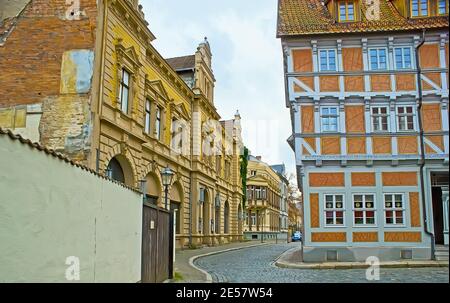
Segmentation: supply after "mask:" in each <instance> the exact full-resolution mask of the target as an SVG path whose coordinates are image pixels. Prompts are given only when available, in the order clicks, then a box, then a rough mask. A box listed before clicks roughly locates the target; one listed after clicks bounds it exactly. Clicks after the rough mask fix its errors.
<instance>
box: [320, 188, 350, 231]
mask: <svg viewBox="0 0 450 303" xmlns="http://www.w3.org/2000/svg"><path fill="white" fill-rule="evenodd" d="M327 196H332V197H333V208H327ZM336 196H342V208H336ZM338 211H340V212H342V224H336V212H338ZM327 212H333V224H328V223H327ZM345 213H346V207H345V194H344V193H326V194H323V220H324V226H325V227H346V225H345V223H346V220H345Z"/></svg>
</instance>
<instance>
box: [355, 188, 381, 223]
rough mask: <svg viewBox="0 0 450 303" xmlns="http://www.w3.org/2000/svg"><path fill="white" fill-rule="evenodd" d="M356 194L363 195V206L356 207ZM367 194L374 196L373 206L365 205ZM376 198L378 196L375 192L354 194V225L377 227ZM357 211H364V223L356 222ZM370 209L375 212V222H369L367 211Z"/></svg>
mask: <svg viewBox="0 0 450 303" xmlns="http://www.w3.org/2000/svg"><path fill="white" fill-rule="evenodd" d="M355 196H362V197H363V199H362V203H363V207H361V208H356V207H355ZM366 196H372V197H373V201H372V202H373V207H372V208H366V207H365V206H366ZM376 200H377V196H376V194H375V193H354V194H353V195H352V210H353V227H377V202H376ZM357 211H360V212H362V213H363V221H364V223H362V224H358V223H356V222H355V220H356V212H357ZM368 211H373V213H374V217H373V220H374V223H373V224H368V223H367V216H366V213H367V212H368Z"/></svg>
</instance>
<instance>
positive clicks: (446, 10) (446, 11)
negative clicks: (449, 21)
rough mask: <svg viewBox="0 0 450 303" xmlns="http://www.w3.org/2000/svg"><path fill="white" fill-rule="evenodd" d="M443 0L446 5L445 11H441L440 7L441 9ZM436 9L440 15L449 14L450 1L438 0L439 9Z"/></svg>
mask: <svg viewBox="0 0 450 303" xmlns="http://www.w3.org/2000/svg"><path fill="white" fill-rule="evenodd" d="M442 1H443V2H444V4H445V7H444V9H445V11H444V12H443V13H441V11H440V9H441V2H442ZM436 11H437V14H438V16H443V15H447V14H448V2H447V0H438V1H437V9H436Z"/></svg>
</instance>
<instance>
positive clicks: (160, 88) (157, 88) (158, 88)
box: [145, 79, 170, 102]
mask: <svg viewBox="0 0 450 303" xmlns="http://www.w3.org/2000/svg"><path fill="white" fill-rule="evenodd" d="M145 87H146V89H150V90H151V91H152V92H153V93H155V94H156V95H158V97H159V98H161V99H163V100H165V101H166V102H169V100H170V98H169V95H168V93H167V91H166V89H165V88H164V85H163V84H162V81H161V80H153V81H152V80H148V79H146V80H145Z"/></svg>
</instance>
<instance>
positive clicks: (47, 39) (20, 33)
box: [0, 0, 97, 107]
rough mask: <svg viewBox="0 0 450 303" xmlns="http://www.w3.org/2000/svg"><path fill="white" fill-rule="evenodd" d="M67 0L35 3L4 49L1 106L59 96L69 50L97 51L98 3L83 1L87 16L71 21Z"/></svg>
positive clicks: (0, 56) (1, 51)
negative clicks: (63, 62)
mask: <svg viewBox="0 0 450 303" xmlns="http://www.w3.org/2000/svg"><path fill="white" fill-rule="evenodd" d="M65 3H66V1H65V0H33V1H32V2H31V3H30V4H29V5H28V7H27V9H26V10H25V11H24V12H23V14H22V15H21V16H20V17H19V18H17V20H16V21H15V26H14V29H13V30H12V32H11V33H10V35H9V36H8V38H7V39H6V41H5V42H4V45H3V46H0V66H1V71H2V72H1V73H0V107H5V106H8V105H16V104H31V103H38V102H42V100H43V99H44V98H46V97H48V96H55V95H58V94H59V88H60V78H61V76H60V75H61V61H62V55H63V53H64V52H65V51H67V50H71V49H93V48H94V39H95V27H96V19H97V8H96V0H80V8H81V10H82V11H84V12H85V13H86V16H85V17H83V16H82V17H81V20H73V21H72V20H67V18H66V11H67V10H69V8H70V6H69V5H66V4H65Z"/></svg>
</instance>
